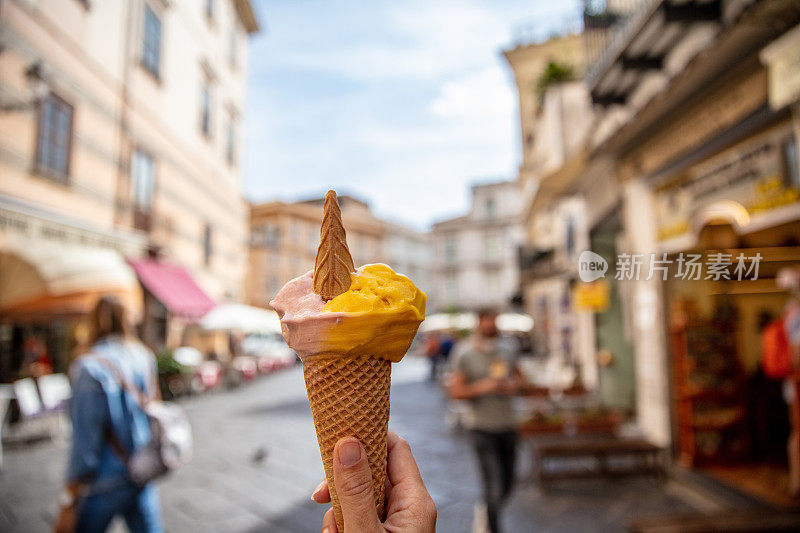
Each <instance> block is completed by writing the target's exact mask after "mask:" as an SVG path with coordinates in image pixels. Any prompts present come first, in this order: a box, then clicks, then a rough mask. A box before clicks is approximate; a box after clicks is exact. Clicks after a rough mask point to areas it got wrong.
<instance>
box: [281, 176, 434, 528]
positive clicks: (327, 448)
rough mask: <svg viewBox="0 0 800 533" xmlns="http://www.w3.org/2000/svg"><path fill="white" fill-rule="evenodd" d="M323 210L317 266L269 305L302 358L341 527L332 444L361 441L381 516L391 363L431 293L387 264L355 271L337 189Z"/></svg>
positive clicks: (401, 353) (413, 329)
mask: <svg viewBox="0 0 800 533" xmlns="http://www.w3.org/2000/svg"><path fill="white" fill-rule="evenodd" d="M323 211H324V212H323V219H322V227H321V230H320V245H319V249H318V250H317V259H316V261H315V264H314V270H313V271H312V272H309V273H307V274H306V275H304V276H300V277H298V278H295V279H293V280H291V281H290V282H288V283H287V284H286V285H284V287H283V288H282V289H281V290H280V291H278V294H277V295H276V296H275V299H274V300H272V302H271V305H272V307H273V308H274V309H275V310H276V311H277V312H278V314H279V315H280V317H281V330H282V332H283V336H284V338H285V339H286V342H287V343H288V344H289V346H291V347H292V349H294V350H295V351H296V352H297V354H298V355H299V356H300V358H301V359H302V360H303V375H304V377H305V381H306V392H307V393H308V400H309V403H310V404H311V413H312V415H313V418H314V427H315V428H316V430H317V441H318V442H319V451H320V455H321V456H322V463H323V465H324V467H325V477H326V478H327V480H328V488H329V489H330V493H331V502H332V503H333V511H334V514H335V516H336V525H337V527H338V529H339V531H340V532H344V518H343V516H342V509H341V505H340V504H339V498H338V496H337V494H336V485H335V483H334V477H333V449H334V447H335V446H336V443H337V442H338V441H339V439H342V438H344V437H354V438H356V439H358V440H359V441H360V442H361V444H362V445H363V446H364V449H365V450H366V453H367V459H368V460H369V467H370V470H371V472H372V486H373V489H374V492H375V510H376V511H377V514H378V516H379V517H380V518H381V520H382V519H383V518H384V487H385V484H386V453H387V452H386V434H387V432H388V429H389V387H390V384H391V372H392V370H391V366H392V363H393V362H394V363H397V362H399V361H400V360H401V359H402V358H403V356H404V355H405V353H406V352H407V351H408V348H409V346H410V345H411V342H412V341H413V339H414V335H415V333H416V332H417V328H418V327H419V325H420V323H421V322H422V320H423V319H424V318H425V302H426V296H425V294H424V293H423V292H422V291H420V290H419V289H417V287H415V286H414V284H413V283H412V282H411V280H409V279H408V278H406V277H405V276H401V275H398V274H397V273H396V272H394V271H393V270H392V269H391V268H389V267H388V266H386V265H365V266H363V267H362V268H360V269H358V271H354V266H353V259H352V257H351V256H350V251H349V249H348V248H347V238H346V232H345V229H344V226H343V225H342V215H341V210H340V209H339V204H338V202H337V200H336V193H335V192H333V191H328V194H327V195H326V197H325V204H324V206H323Z"/></svg>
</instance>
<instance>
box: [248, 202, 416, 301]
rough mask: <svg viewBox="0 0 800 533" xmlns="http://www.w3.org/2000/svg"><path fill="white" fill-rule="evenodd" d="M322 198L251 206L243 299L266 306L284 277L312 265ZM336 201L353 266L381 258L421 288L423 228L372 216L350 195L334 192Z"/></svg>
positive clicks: (309, 267)
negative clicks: (420, 230)
mask: <svg viewBox="0 0 800 533" xmlns="http://www.w3.org/2000/svg"><path fill="white" fill-rule="evenodd" d="M324 201H325V198H324V197H322V198H314V199H311V200H305V201H300V202H294V203H287V202H277V201H275V202H268V203H264V204H259V205H253V206H251V208H250V234H251V239H250V251H249V267H248V274H247V300H248V303H250V304H251V305H255V306H260V307H265V306H267V305H268V302H269V301H270V300H271V299H272V298H273V297H274V296H275V294H276V293H277V292H278V290H279V289H280V288H281V287H282V286H283V285H284V283H286V282H287V281H289V280H290V279H292V278H295V277H297V276H300V275H301V274H304V273H306V272H308V271H309V270H311V269H313V268H314V260H315V258H316V254H317V247H318V246H319V231H320V223H321V222H322V206H323V204H324ZM339 205H340V207H341V209H342V220H343V222H344V226H345V228H346V230H347V244H348V247H349V248H350V253H351V254H352V256H353V261H354V263H355V264H356V266H359V265H364V264H368V263H386V264H388V265H390V266H391V267H392V268H394V269H395V271H397V272H399V273H401V274H406V275H408V276H410V277H411V278H412V279H413V280H414V282H415V283H418V285H419V286H420V288H422V289H423V290H425V285H426V283H427V281H426V280H428V279H429V275H428V261H429V256H430V254H429V252H428V239H427V236H426V235H425V234H422V233H419V232H417V231H414V230H412V229H410V228H407V227H405V226H402V225H400V224H395V223H389V222H385V221H383V220H380V219H378V218H377V217H376V216H375V215H374V214H373V213H372V211H371V210H370V208H369V205H368V204H367V203H365V202H363V201H361V200H359V199H357V198H354V197H352V196H349V195H341V196H339Z"/></svg>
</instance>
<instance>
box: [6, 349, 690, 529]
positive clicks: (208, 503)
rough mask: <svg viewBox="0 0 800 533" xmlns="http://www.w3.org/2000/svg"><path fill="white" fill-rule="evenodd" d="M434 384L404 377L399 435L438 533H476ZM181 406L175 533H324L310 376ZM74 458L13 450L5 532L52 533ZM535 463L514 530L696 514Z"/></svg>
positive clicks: (464, 470) (630, 483)
mask: <svg viewBox="0 0 800 533" xmlns="http://www.w3.org/2000/svg"><path fill="white" fill-rule="evenodd" d="M426 379H427V365H426V362H424V361H417V360H413V359H411V360H407V361H404V362H403V363H401V364H400V365H396V366H395V368H394V369H393V378H392V381H393V386H392V396H391V420H390V427H391V428H392V429H393V430H394V431H396V432H398V433H399V434H400V435H402V436H403V437H404V438H406V439H407V440H408V441H409V443H410V444H411V447H412V450H413V452H414V456H415V458H416V459H417V462H418V464H419V466H420V469H421V471H422V476H423V479H424V480H425V482H426V484H427V487H428V490H429V492H430V493H431V495H432V497H433V498H434V500H435V501H436V502H437V506H438V510H439V518H438V521H437V531H439V532H442V533H449V532H459V533H460V532H465V531H470V530H471V523H472V516H473V505H474V502H475V501H476V500H477V499H478V498H479V495H480V488H479V484H478V480H477V469H476V464H475V458H474V456H473V452H472V448H471V447H470V445H469V442H468V438H467V435H465V434H463V433H458V432H452V431H451V430H450V429H449V428H448V427H447V425H446V424H445V413H446V403H445V399H444V395H443V393H442V391H441V390H440V389H439V388H438V387H437V386H435V385H434V384H431V383H429V382H427V381H426ZM183 405H184V407H185V408H186V410H187V413H188V415H189V417H190V418H191V420H192V424H193V428H194V435H195V440H196V450H195V459H194V461H193V462H192V463H190V464H189V465H187V466H186V467H184V468H183V469H181V470H180V471H178V472H175V473H173V474H172V475H170V476H168V477H167V478H165V479H164V480H163V481H160V482H159V487H160V492H161V501H162V507H163V509H164V522H165V525H166V528H167V530H168V531H170V532H174V533H182V532H189V533H203V532H205V531H234V532H235V531H242V532H261V531H263V532H291V533H304V532H318V531H319V530H320V525H321V523H322V516H323V514H324V513H325V510H326V506H321V505H317V504H315V503H314V502H312V501H311V500H310V494H311V491H312V490H313V489H314V487H316V485H317V483H318V482H319V481H321V480H322V477H323V471H322V462H321V460H320V458H319V448H318V446H317V442H316V436H315V433H314V426H313V422H312V420H311V411H310V409H309V408H308V401H307V399H306V393H305V386H304V384H303V378H302V372H301V370H300V368H292V369H288V370H285V371H283V372H280V373H277V374H274V375H271V376H267V377H264V378H261V379H259V380H258V381H256V382H255V383H253V384H250V385H247V386H243V387H241V388H239V389H236V390H232V391H219V392H214V393H212V394H207V395H204V396H199V397H194V398H190V399H187V400H185V401H183ZM257 452H261V453H257ZM66 453H67V447H66V446H65V445H64V444H63V443H51V442H49V441H44V442H40V443H37V444H33V445H30V446H25V447H16V448H13V449H10V450H7V453H6V456H5V464H4V468H3V470H2V472H0V531H3V532H5V531H20V532H26V533H27V532H37V531H50V530H51V529H52V525H51V523H52V519H53V516H54V514H55V512H56V507H57V503H56V502H57V495H58V492H59V490H60V486H61V483H62V477H63V472H64V464H65V457H66ZM259 455H263V457H262V458H261V459H260V460H258V459H257V456H259ZM529 456H530V454H529V453H528V452H527V451H526V446H525V445H524V444H523V445H521V447H520V455H519V458H520V461H519V465H518V466H519V468H518V478H519V482H518V485H517V488H516V490H515V493H514V495H513V497H512V498H511V500H510V501H509V503H508V505H507V507H506V509H505V512H504V515H503V524H504V526H505V528H506V531H510V532H517V531H532V530H536V531H621V530H624V529H625V525H626V524H627V522H628V520H630V519H631V518H632V517H640V516H646V515H648V514H663V513H667V512H671V511H687V510H691V509H690V507H688V505H687V504H685V503H684V502H682V501H681V500H680V499H679V498H677V497H676V496H673V495H670V494H668V493H667V492H666V491H665V490H664V488H663V486H662V485H659V484H658V483H656V482H654V481H652V480H648V479H639V478H631V479H618V480H613V481H608V480H587V481H567V482H563V483H557V484H554V486H553V488H551V489H550V490H548V491H546V492H542V491H541V490H540V489H539V488H538V487H536V486H535V485H534V484H533V483H532V481H531V479H530V460H529ZM113 530H114V531H124V526H122V525H121V524H116V525H115V526H114V528H113Z"/></svg>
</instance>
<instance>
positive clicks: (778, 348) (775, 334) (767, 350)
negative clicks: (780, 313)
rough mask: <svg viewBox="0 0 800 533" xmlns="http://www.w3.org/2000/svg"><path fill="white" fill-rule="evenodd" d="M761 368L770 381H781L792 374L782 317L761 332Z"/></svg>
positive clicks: (790, 354) (790, 357) (790, 356)
mask: <svg viewBox="0 0 800 533" xmlns="http://www.w3.org/2000/svg"><path fill="white" fill-rule="evenodd" d="M761 368H763V370H764V375H765V376H767V377H768V378H772V379H783V378H785V377H786V376H788V375H789V374H790V373H791V372H792V351H791V348H790V347H789V339H788V337H787V336H786V328H785V326H784V323H783V318H782V317H781V318H779V319H777V320H774V321H773V322H770V323H769V324H768V325H767V327H765V328H764V331H762V332H761Z"/></svg>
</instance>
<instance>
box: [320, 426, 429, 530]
mask: <svg viewBox="0 0 800 533" xmlns="http://www.w3.org/2000/svg"><path fill="white" fill-rule="evenodd" d="M351 444H356V445H357V446H358V451H359V452H360V453H359V456H358V458H357V459H356V460H355V462H354V463H353V464H351V465H349V466H346V465H345V464H343V463H351V461H349V460H348V457H347V456H345V457H342V456H341V455H340V454H341V452H342V447H343V446H344V445H351ZM387 448H388V461H387V470H388V472H387V473H388V479H387V483H386V520H385V521H384V522H383V523H381V521H380V520H379V519H378V514H377V513H376V512H375V495H374V491H373V489H372V473H371V472H370V469H369V463H368V462H367V454H366V452H365V451H364V447H363V446H361V443H360V442H358V441H357V440H356V439H354V438H352V437H346V438H343V439H341V440H339V442H337V443H336V448H335V449H334V452H333V456H334V458H333V477H334V480H335V483H336V493H337V494H338V496H339V503H340V504H341V506H342V516H343V518H344V523H345V524H346V528H347V532H346V533H379V532H386V531H392V532H397V533H401V532H402V533H429V532H433V531H435V530H436V505H434V503H433V500H432V499H431V497H430V495H429V494H428V491H427V490H426V489H425V485H424V484H423V483H422V476H420V473H419V468H418V467H417V463H416V461H414V457H413V456H412V455H411V447H410V446H409V445H408V443H407V442H406V441H405V440H403V439H401V438H400V437H398V436H397V434H396V433H395V432H394V431H389V435H388V438H387ZM342 459H344V461H342ZM311 498H312V499H313V500H314V501H315V502H317V503H328V502H330V501H331V494H330V491H329V490H328V483H327V480H325V481H323V482H322V483H320V484H319V486H318V487H317V488H316V490H315V491H314V494H313V495H312V496H311ZM322 532H323V533H336V532H337V529H336V518H335V517H334V516H333V508H331V509H328V512H327V513H325V518H324V519H323V520H322ZM340 533H344V532H340Z"/></svg>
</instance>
